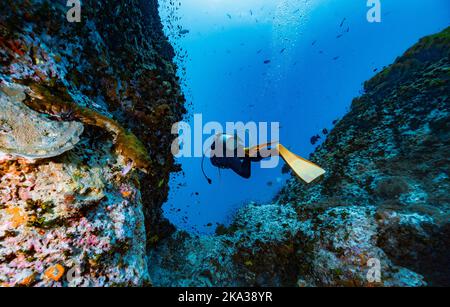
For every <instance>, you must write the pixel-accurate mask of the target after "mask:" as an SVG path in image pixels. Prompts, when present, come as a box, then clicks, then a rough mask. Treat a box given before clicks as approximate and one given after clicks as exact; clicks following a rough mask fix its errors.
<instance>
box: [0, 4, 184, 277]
mask: <svg viewBox="0 0 450 307" xmlns="http://www.w3.org/2000/svg"><path fill="white" fill-rule="evenodd" d="M66 3H67V1H63V0H51V1H50V0H36V1H26V0H5V1H1V3H0V285H2V286H80V285H83V286H142V285H150V284H151V280H150V277H149V274H148V269H147V267H148V265H147V259H146V248H147V247H148V245H149V244H150V242H156V241H157V240H158V238H160V237H163V236H164V234H165V233H166V232H167V230H168V229H169V228H170V226H168V225H169V224H168V223H167V222H166V221H165V220H164V219H163V218H162V211H161V205H162V203H163V202H164V201H165V199H166V198H167V193H168V184H167V183H168V179H169V175H170V173H171V172H173V171H177V169H178V167H177V166H176V165H175V164H174V160H173V157H172V155H171V152H170V144H171V142H172V139H173V136H172V135H171V126H172V124H173V123H174V122H177V121H179V120H180V119H181V118H182V116H183V114H184V113H185V108H184V98H183V96H182V94H181V92H180V89H179V85H178V83H179V82H178V81H179V80H178V78H177V77H176V75H175V72H176V67H175V66H174V64H173V63H172V58H173V55H174V54H173V50H172V48H171V47H170V45H169V44H168V43H167V40H166V38H165V36H164V35H163V32H162V25H161V22H160V19H159V15H158V4H157V1H156V0H150V1H144V0H126V1H112V0H111V1H110V0H106V1H91V0H86V1H82V6H81V22H69V20H68V19H67V18H66V14H67V12H68V10H69V9H70V7H67V6H66ZM143 187H145V188H143Z"/></svg>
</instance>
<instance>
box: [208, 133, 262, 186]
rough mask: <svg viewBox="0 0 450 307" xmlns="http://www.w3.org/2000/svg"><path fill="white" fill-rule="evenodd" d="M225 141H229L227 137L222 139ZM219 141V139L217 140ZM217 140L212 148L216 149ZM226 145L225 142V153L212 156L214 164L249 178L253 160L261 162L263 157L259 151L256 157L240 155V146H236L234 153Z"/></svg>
mask: <svg viewBox="0 0 450 307" xmlns="http://www.w3.org/2000/svg"><path fill="white" fill-rule="evenodd" d="M221 140H222V141H223V142H224V143H225V142H226V141H227V140H226V138H223V139H221ZM216 141H217V140H216ZM216 141H215V142H214V143H213V144H212V145H211V150H213V151H214V150H215V148H216ZM226 148H227V147H226V145H225V144H223V155H222V156H221V157H217V156H215V155H213V156H211V163H212V165H214V166H216V167H218V168H225V169H231V170H233V171H234V172H235V173H236V174H238V175H239V176H241V177H243V178H245V179H248V178H250V175H251V162H259V161H261V160H262V159H263V157H262V156H261V154H260V153H259V152H258V153H257V156H256V157H242V158H241V157H238V148H239V147H237V146H236V148H235V150H234V153H231V154H230V152H228V154H227V149H226Z"/></svg>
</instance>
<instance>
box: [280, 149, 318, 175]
mask: <svg viewBox="0 0 450 307" xmlns="http://www.w3.org/2000/svg"><path fill="white" fill-rule="evenodd" d="M277 151H278V153H279V155H280V156H281V157H282V158H283V160H284V161H285V162H286V163H287V164H288V165H289V167H290V168H291V169H292V170H293V171H294V173H295V174H296V175H297V176H298V177H300V179H302V180H303V181H305V182H306V183H311V182H313V181H314V180H316V179H317V178H319V177H320V176H322V175H323V174H325V170H324V169H322V168H321V167H320V166H318V165H316V164H314V163H312V162H311V161H308V160H305V159H303V158H302V157H299V156H297V155H296V154H294V153H293V152H290V151H289V150H287V149H286V147H284V146H283V145H281V144H278V145H277Z"/></svg>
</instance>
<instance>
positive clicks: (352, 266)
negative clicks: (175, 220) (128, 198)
mask: <svg viewBox="0 0 450 307" xmlns="http://www.w3.org/2000/svg"><path fill="white" fill-rule="evenodd" d="M449 56H450V28H447V29H446V30H444V31H443V32H442V33H438V34H436V35H432V36H429V37H426V38H423V39H422V40H420V41H419V42H418V43H417V44H416V45H415V46H413V47H412V48H411V49H409V50H408V51H407V52H406V53H405V54H404V55H403V56H402V57H399V58H398V59H397V60H396V61H395V63H394V64H392V65H391V66H389V67H387V68H385V69H384V70H383V71H382V72H380V73H379V74H377V75H376V76H375V77H374V78H372V79H371V80H369V81H368V82H366V83H365V94H364V95H362V96H361V97H359V98H356V99H355V100H354V101H353V103H352V107H351V110H350V112H349V113H348V114H347V115H346V116H345V117H344V118H342V120H340V121H339V122H338V124H337V125H336V126H335V128H334V129H333V130H332V131H331V133H330V134H329V135H328V137H327V139H326V141H325V142H324V143H323V144H322V145H321V146H320V147H318V148H317V150H316V151H315V152H314V153H313V154H312V156H311V159H312V160H313V161H316V162H317V163H318V164H319V165H321V166H322V167H323V168H324V169H326V170H327V173H326V175H325V176H324V178H322V179H321V180H320V181H319V182H317V183H313V184H310V185H305V184H304V183H302V182H300V181H299V180H298V179H297V178H292V179H290V180H289V182H288V183H287V185H286V187H285V188H283V190H282V191H281V192H280V193H279V195H278V196H277V197H276V199H275V200H274V203H273V204H262V205H258V204H250V205H249V206H247V207H245V208H243V209H241V210H240V211H239V212H238V213H237V215H236V217H235V220H234V222H233V224H232V225H231V226H230V227H228V228H225V227H220V228H218V230H217V235H216V236H209V237H208V236H201V237H191V236H189V235H188V234H186V233H183V232H178V233H176V234H174V236H173V237H172V238H171V239H170V240H167V241H165V242H164V243H162V244H160V245H159V247H158V248H157V249H156V250H155V251H152V252H151V253H150V259H151V263H152V265H151V267H150V275H151V276H152V278H153V280H154V282H155V284H156V285H163V286H174V285H176V286H425V285H447V286H448V285H449V284H450V279H449V276H450V266H449V259H450V241H449V240H450V216H449V212H450V211H449V209H450V199H449V191H450V179H449V174H450V169H449V167H450V161H449V159H450V157H449V155H448V153H449V152H450V118H449V117H450V101H449V94H450V85H449V79H450V61H449ZM155 264H157V265H155ZM377 264H380V269H381V270H380V273H381V276H380V279H379V280H377V278H376V277H377V276H376V275H373V274H372V275H370V274H369V277H374V278H373V279H370V278H369V279H368V278H367V276H368V275H367V274H368V273H370V272H369V269H371V268H374V265H377Z"/></svg>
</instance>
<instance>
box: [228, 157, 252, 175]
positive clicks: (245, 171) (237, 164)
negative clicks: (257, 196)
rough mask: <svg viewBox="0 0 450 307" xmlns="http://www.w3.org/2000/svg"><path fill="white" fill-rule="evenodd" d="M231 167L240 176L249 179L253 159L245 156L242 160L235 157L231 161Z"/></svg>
mask: <svg viewBox="0 0 450 307" xmlns="http://www.w3.org/2000/svg"><path fill="white" fill-rule="evenodd" d="M230 168H231V169H232V170H233V171H234V172H235V173H236V174H238V175H239V176H241V177H243V178H245V179H248V178H250V175H251V161H250V159H249V158H244V159H243V160H242V161H241V160H240V159H233V162H232V163H230Z"/></svg>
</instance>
